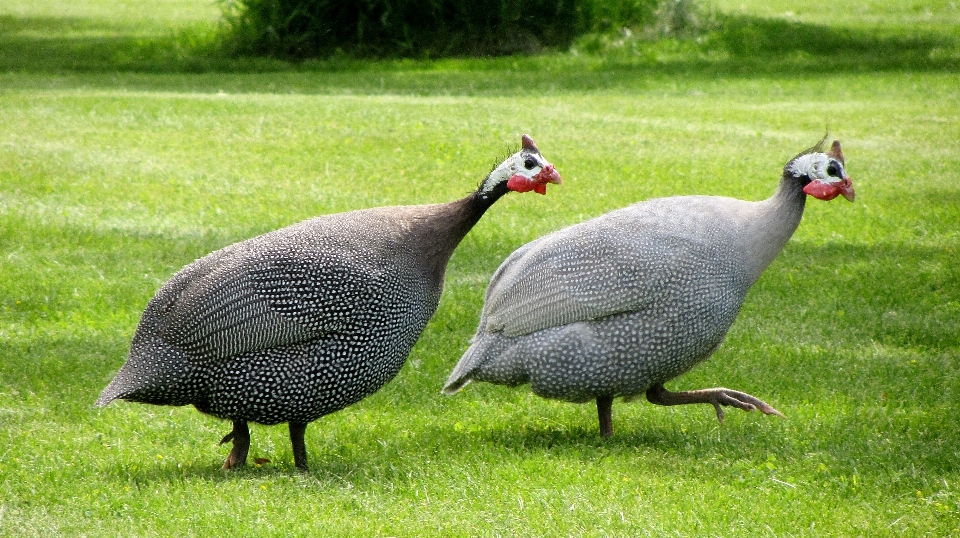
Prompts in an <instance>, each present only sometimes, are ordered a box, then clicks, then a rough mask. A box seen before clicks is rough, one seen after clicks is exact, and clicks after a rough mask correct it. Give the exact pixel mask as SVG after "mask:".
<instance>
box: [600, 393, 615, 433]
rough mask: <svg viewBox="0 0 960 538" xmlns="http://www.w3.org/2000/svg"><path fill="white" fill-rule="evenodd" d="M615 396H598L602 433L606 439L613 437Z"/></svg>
mask: <svg viewBox="0 0 960 538" xmlns="http://www.w3.org/2000/svg"><path fill="white" fill-rule="evenodd" d="M612 409H613V397H611V396H600V397H598V398H597V417H599V418H600V435H601V436H603V438H604V439H609V438H611V437H613V415H612Z"/></svg>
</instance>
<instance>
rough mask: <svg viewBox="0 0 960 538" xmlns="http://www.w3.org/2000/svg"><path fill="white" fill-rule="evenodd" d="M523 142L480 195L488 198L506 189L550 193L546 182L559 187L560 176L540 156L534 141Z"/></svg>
mask: <svg viewBox="0 0 960 538" xmlns="http://www.w3.org/2000/svg"><path fill="white" fill-rule="evenodd" d="M521 142H522V147H521V148H520V151H518V152H517V153H514V154H513V155H511V156H509V157H507V159H506V160H504V161H503V162H502V163H500V164H499V165H498V166H497V167H496V168H494V170H493V172H490V175H488V176H487V179H485V180H484V181H483V183H482V184H481V185H480V189H479V192H480V194H481V196H484V197H486V196H489V195H490V194H492V193H494V192H495V191H499V192H501V193H502V192H506V190H511V191H516V192H530V191H534V192H536V193H539V194H547V183H554V184H557V185H559V184H560V174H559V173H558V172H557V169H556V168H554V167H553V165H552V164H550V163H549V162H547V160H546V159H544V158H543V156H542V155H540V150H539V149H538V148H537V145H536V144H535V143H534V142H533V139H532V138H530V137H529V136H527V135H523V136H522V137H521ZM504 189H505V190H504Z"/></svg>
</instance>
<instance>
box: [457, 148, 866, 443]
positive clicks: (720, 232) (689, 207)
mask: <svg viewBox="0 0 960 538" xmlns="http://www.w3.org/2000/svg"><path fill="white" fill-rule="evenodd" d="M821 144H822V141H821ZM821 144H818V145H817V146H815V147H814V148H811V149H810V150H807V151H806V152H804V153H802V154H801V155H799V156H798V157H797V158H795V159H794V160H792V161H791V162H790V163H788V164H787V165H786V167H785V169H784V174H783V177H782V178H781V181H780V185H779V187H778V189H777V191H776V193H775V194H774V195H773V196H772V197H771V198H769V199H767V200H765V201H762V202H746V201H741V200H735V199H731V198H722V197H716V196H682V197H673V198H662V199H655V200H649V201H646V202H641V203H638V204H635V205H632V206H629V207H626V208H623V209H620V210H617V211H613V212H611V213H607V214H605V215H602V216H600V217H597V218H594V219H592V220H589V221H586V222H582V223H580V224H577V225H574V226H570V227H568V228H564V229H562V230H558V231H556V232H553V233H551V234H549V235H546V236H544V237H542V238H540V239H537V240H535V241H533V242H531V243H528V244H526V245H524V246H523V247H521V248H520V249H518V250H517V251H516V252H514V253H513V254H512V255H510V257H509V258H507V260H505V261H504V262H503V264H502V265H501V266H500V268H499V269H498V270H497V271H496V273H495V274H494V275H493V278H492V279H491V281H490V285H489V287H488V288H487V293H486V298H485V302H484V307H483V311H482V313H481V315H480V323H479V327H478V329H477V332H476V335H475V336H474V338H473V340H472V343H471V346H470V347H469V349H467V351H466V352H465V353H464V355H463V357H462V358H461V359H460V361H459V363H458V364H457V365H456V367H455V368H454V370H453V372H452V373H451V375H450V377H449V379H448V380H447V382H446V384H445V387H444V392H445V393H448V394H451V393H454V392H456V391H458V390H459V389H461V388H462V387H463V386H464V385H466V384H467V383H468V382H470V381H471V380H477V381H487V382H490V383H497V384H503V385H509V386H517V385H521V384H524V383H529V384H530V387H531V389H532V390H533V392H534V393H535V394H538V395H540V396H543V397H546V398H556V399H560V400H567V401H571V402H586V401H590V400H594V399H596V400H597V401H598V405H600V406H601V410H600V415H601V429H602V430H604V429H607V430H609V431H604V434H605V435H609V434H611V433H612V426H608V427H607V428H604V425H603V421H604V420H605V419H606V420H607V422H609V402H610V401H611V400H612V398H614V397H621V396H622V397H626V398H630V397H634V396H637V395H640V394H644V393H647V395H648V398H650V399H651V401H654V403H662V404H665V405H673V404H676V403H697V402H704V403H713V404H714V405H715V406H716V408H717V411H718V416H720V417H721V418H722V413H721V412H720V407H719V405H735V406H737V407H740V408H743V409H752V408H754V407H757V408H760V409H761V410H763V411H764V412H770V413H777V412H776V411H775V410H773V408H770V407H769V406H767V405H766V404H764V403H763V402H761V401H759V400H756V399H755V398H753V397H750V396H749V395H743V394H742V393H737V392H736V391H730V390H729V389H707V390H708V391H714V392H713V393H710V394H706V393H697V394H695V395H694V396H690V395H691V394H692V393H669V392H668V391H666V389H663V388H662V385H663V383H664V382H666V381H668V380H670V379H672V378H674V377H676V376H678V375H680V374H682V373H683V372H685V371H687V370H689V369H690V368H692V367H693V366H694V365H696V364H697V363H698V362H700V361H703V360H705V359H706V358H707V357H709V356H710V355H711V354H712V353H713V352H714V350H716V348H717V347H718V346H719V345H720V343H721V342H722V341H723V338H724V336H725V334H726V332H727V330H728V329H729V327H730V325H731V324H732V323H733V321H734V319H735V318H736V316H737V313H738V312H739V310H740V307H741V305H742V304H743V301H744V298H745V297H746V294H747V291H748V290H749V289H750V287H751V286H752V285H753V283H754V282H756V280H757V279H758V278H759V277H760V275H761V274H762V273H763V271H764V269H766V267H767V266H768V265H769V264H770V262H772V261H773V259H774V258H775V257H776V255H777V254H778V253H779V252H780V250H781V249H782V248H783V245H784V244H785V243H786V242H787V240H788V239H789V238H790V236H791V235H792V234H793V232H794V230H795V229H796V228H797V226H798V224H799V222H800V218H801V216H802V214H803V209H804V204H805V199H806V194H804V188H805V186H806V185H807V184H809V183H811V180H812V179H817V180H818V181H819V180H820V178H819V176H823V180H824V181H828V179H827V178H828V175H827V174H826V173H825V170H826V168H827V167H826V166H825V165H824V163H827V162H830V161H831V160H832V161H833V162H834V163H836V164H837V165H838V166H840V171H841V173H840V175H841V176H842V177H837V178H833V179H837V180H839V181H843V178H845V175H844V174H843V173H842V154H841V153H840V148H839V144H838V143H835V145H834V148H833V149H831V154H829V155H828V154H824V153H820V149H819V148H820V146H821ZM834 152H835V155H834ZM798 166H799V168H798ZM817 167H819V169H818V168H817ZM818 170H819V171H818ZM818 174H819V175H818ZM846 181H847V184H846V185H847V187H848V188H849V196H848V197H849V198H851V199H852V197H853V189H852V186H850V185H849V180H848V179H846ZM823 188H824V189H828V188H829V186H827V187H823ZM830 194H832V195H833V196H836V193H834V192H832V191H831V192H830ZM843 194H844V195H845V196H847V195H848V193H847V192H844V193H843ZM651 389H653V390H652V391H651ZM677 395H685V396H686V397H692V398H694V401H677V398H676V396H677ZM733 395H741V396H745V397H746V398H737V397H736V396H733ZM730 398H732V399H734V400H737V402H730V401H729V399H730ZM681 399H682V398H681ZM740 404H742V405H740ZM603 406H606V407H607V411H606V415H607V416H606V417H604V413H605V412H604V410H603V409H602V407H603Z"/></svg>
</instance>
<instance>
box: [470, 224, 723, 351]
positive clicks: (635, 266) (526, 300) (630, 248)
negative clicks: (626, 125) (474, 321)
mask: <svg viewBox="0 0 960 538" xmlns="http://www.w3.org/2000/svg"><path fill="white" fill-rule="evenodd" d="M723 248H724V243H723V241H718V240H717V238H716V237H712V241H710V242H704V241H700V240H698V236H697V234H696V233H693V234H691V233H689V228H688V227H685V226H683V225H682V223H681V224H677V223H676V222H671V221H670V219H669V218H666V216H665V215H661V214H659V213H657V212H652V213H649V214H645V213H639V214H638V213H637V212H636V211H634V212H633V213H631V212H628V211H623V210H621V211H619V212H614V213H610V214H608V215H605V216H602V217H599V218H597V219H594V220H592V221H587V222H584V223H581V224H579V225H575V226H571V227H569V228H565V229H563V230H559V231H557V232H554V233H552V234H549V235H547V236H544V237H542V238H541V239H538V240H536V241H534V242H532V243H529V244H527V245H525V246H524V247H521V248H520V249H519V250H517V251H516V252H514V253H513V254H512V255H511V256H510V257H508V258H507V260H506V261H504V263H503V264H502V265H501V266H500V268H499V269H498V270H497V272H496V273H495V274H494V276H493V278H492V279H491V282H490V285H489V287H488V288H487V294H486V299H485V303H484V309H483V313H482V314H481V322H480V331H488V332H495V331H503V332H504V334H505V335H507V336H510V337H515V336H520V335H524V334H528V333H531V332H534V331H538V330H542V329H546V328H550V327H556V326H560V325H565V324H568V323H573V322H577V321H587V320H593V319H599V318H604V317H607V316H611V315H614V314H618V313H622V312H636V311H640V310H643V309H644V308H649V307H651V305H653V304H654V303H656V302H663V301H666V300H669V299H670V295H671V294H676V293H678V291H677V290H678V287H677V286H673V285H671V283H672V282H675V281H677V280H678V279H682V278H683V274H684V272H686V271H688V270H689V269H691V268H693V267H695V266H696V267H698V270H700V271H702V270H703V269H701V268H702V267H704V266H707V267H708V269H707V271H708V272H709V271H711V270H714V269H710V268H709V267H710V266H711V264H715V261H716V259H717V258H722V257H723V256H717V254H718V252H720V251H721V250H722V249H723ZM728 269H729V268H725V267H716V268H715V270H716V271H718V272H724V271H726V272H727V273H729V271H728ZM680 288H681V289H682V287H680Z"/></svg>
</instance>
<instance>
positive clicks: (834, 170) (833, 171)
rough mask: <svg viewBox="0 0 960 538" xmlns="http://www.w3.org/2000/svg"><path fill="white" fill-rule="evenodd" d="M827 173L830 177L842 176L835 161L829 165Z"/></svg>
mask: <svg viewBox="0 0 960 538" xmlns="http://www.w3.org/2000/svg"><path fill="white" fill-rule="evenodd" d="M827 175H828V176H830V177H840V167H839V166H838V165H837V163H835V162H831V163H830V166H827Z"/></svg>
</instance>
